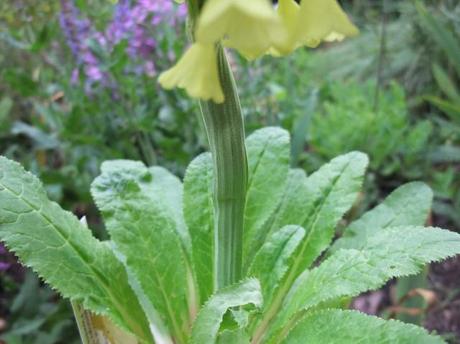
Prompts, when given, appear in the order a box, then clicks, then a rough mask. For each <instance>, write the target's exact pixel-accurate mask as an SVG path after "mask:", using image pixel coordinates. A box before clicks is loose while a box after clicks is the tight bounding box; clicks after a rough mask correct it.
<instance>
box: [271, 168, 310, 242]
mask: <svg viewBox="0 0 460 344" xmlns="http://www.w3.org/2000/svg"><path fill="white" fill-rule="evenodd" d="M312 197H313V195H312V194H311V190H310V188H309V187H308V183H307V176H306V174H305V171H303V170H301V169H291V170H289V173H288V176H287V181H286V185H285V187H284V190H283V194H282V195H281V197H280V200H279V203H278V206H277V208H276V210H275V212H274V213H273V214H272V216H271V217H270V220H269V221H268V222H267V225H269V230H268V233H273V232H274V231H276V230H279V229H280V228H281V227H284V226H287V225H299V226H301V225H302V224H303V223H304V222H305V213H306V211H308V208H307V207H308V206H309V205H310V201H311V198H312Z"/></svg>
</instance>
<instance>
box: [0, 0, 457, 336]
mask: <svg viewBox="0 0 460 344" xmlns="http://www.w3.org/2000/svg"><path fill="white" fill-rule="evenodd" d="M342 4H343V5H344V6H345V7H346V9H347V12H348V13H349V14H350V16H351V17H352V18H353V20H354V21H355V22H356V23H357V25H358V26H359V27H360V28H361V34H360V36H358V37H356V38H354V39H350V40H347V41H345V42H343V43H341V44H328V45H324V46H322V47H321V48H320V49H317V50H303V51H299V52H297V53H295V54H293V55H291V56H289V57H287V58H284V59H273V58H270V57H264V58H262V59H260V60H257V61H255V62H251V63H248V62H246V61H244V60H243V59H242V58H240V57H239V56H237V55H236V54H232V55H231V56H230V57H231V64H232V66H233V68H234V71H235V74H236V78H237V80H238V85H239V91H240V95H241V100H242V106H243V109H244V114H245V117H246V126H247V127H246V129H247V132H248V133H250V132H251V131H253V130H255V129H257V128H260V127H262V126H267V125H279V126H282V127H284V128H286V129H287V130H289V131H290V132H291V135H292V152H291V153H292V164H293V166H299V167H302V168H304V169H305V170H306V171H307V172H309V173H310V172H312V171H314V170H315V169H317V168H318V167H319V166H320V165H321V164H323V163H325V162H326V161H328V160H329V159H331V158H332V157H334V156H336V155H339V154H342V153H346V152H349V151H351V150H360V151H363V152H366V153H367V154H369V156H370V161H371V165H370V168H369V174H368V178H367V181H366V183H365V192H363V197H361V199H360V200H359V202H357V205H356V207H355V209H354V211H353V212H352V213H351V214H349V215H348V219H352V218H354V217H356V216H359V214H360V213H361V212H362V211H364V210H365V209H368V208H369V207H371V206H373V205H375V204H376V203H377V202H378V201H379V200H381V199H382V198H383V197H384V196H385V195H387V194H388V193H389V192H390V191H391V190H393V189H394V188H396V187H397V186H398V185H400V184H402V183H405V182H407V181H411V180H423V181H425V182H427V183H428V184H429V185H430V186H431V187H432V188H433V190H434V192H435V201H434V206H433V215H432V218H431V219H430V220H429V221H430V222H431V223H432V224H434V225H438V226H443V227H446V228H448V229H451V230H455V231H460V173H459V170H460V4H459V3H458V1H457V0H436V1H435V0H430V1H428V0H427V1H421V0H410V1H403V0H400V1H398V0H382V1H373V0H350V1H342ZM185 46H186V33H185V11H184V8H181V7H180V6H178V5H175V4H173V2H172V1H171V2H167V1H158V0H157V1H155V0H132V1H129V0H119V1H118V3H117V4H116V5H114V2H111V1H108V0H85V1H84V0H74V1H73V0H60V1H58V0H55V1H40V0H27V1H25V0H3V1H1V2H0V153H1V154H2V155H6V156H8V157H10V158H12V159H15V160H17V161H20V162H21V163H22V164H23V165H25V167H26V168H27V169H29V170H31V171H33V172H34V173H35V174H37V175H38V176H39V177H40V178H41V179H42V181H43V182H44V185H45V187H46V189H47V190H48V193H49V195H50V197H51V198H53V199H54V200H56V201H58V202H60V203H61V204H62V205H63V206H64V207H65V208H67V209H69V210H71V211H73V212H74V213H75V214H76V215H78V216H83V215H84V216H87V218H88V220H89V223H90V226H91V227H92V228H93V229H94V230H95V234H96V235H97V236H99V237H101V238H105V232H104V229H103V228H102V226H101V224H100V221H99V216H98V212H97V210H96V209H95V207H94V204H93V203H92V200H91V198H90V195H89V184H90V183H91V181H92V180H93V178H94V177H95V176H96V175H97V174H98V171H99V166H100V164H101V162H102V161H104V160H107V159H117V158H124V159H136V160H142V161H144V162H145V163H146V164H149V165H153V164H159V165H162V166H165V167H167V168H168V169H170V170H172V171H173V172H174V173H176V174H177V175H179V176H182V175H183V173H184V169H185V167H186V166H187V164H188V163H189V162H190V160H191V159H192V158H193V157H194V156H196V155H197V154H199V153H200V152H202V151H204V150H206V138H205V136H204V132H203V130H202V128H201V122H200V120H199V117H198V116H197V112H198V108H197V104H196V102H194V101H192V100H190V99H189V98H188V97H187V96H186V95H185V94H184V93H183V92H181V91H177V92H165V91H163V90H162V89H161V88H160V87H159V86H158V84H157V82H156V78H157V76H158V73H159V72H160V71H162V70H164V69H165V68H167V67H168V66H170V65H171V64H172V63H174V61H175V60H176V57H177V56H179V55H180V54H181V52H182V51H183V49H184V47H185ZM459 276H460V263H459V262H457V261H449V262H448V263H446V264H444V265H437V266H433V267H432V268H431V269H430V270H429V271H427V272H426V273H425V274H423V275H422V276H418V277H417V278H414V279H411V280H403V281H400V282H392V283H390V284H389V285H387V286H386V287H385V288H383V289H382V290H380V291H378V292H376V293H372V294H369V295H367V296H365V297H364V298H361V299H357V300H355V302H354V303H353V305H354V307H356V308H358V309H361V310H363V311H366V312H368V313H373V314H379V315H381V316H386V317H397V318H403V319H404V320H405V321H413V322H417V323H420V324H422V325H425V326H426V327H427V328H429V329H432V330H437V331H439V332H441V333H443V334H444V335H445V337H446V338H447V339H449V340H450V341H451V342H453V343H459V342H460V329H459V328H458V323H460V296H459V294H458V293H459V292H458V287H459V286H460V280H459V278H460V277H459ZM417 290H418V292H417ZM424 291H426V292H424ZM429 293H432V294H429ZM31 300H33V302H31ZM456 324H457V325H456ZM0 338H2V339H3V340H4V341H5V342H7V343H40V344H43V343H72V342H78V340H77V337H76V329H75V326H74V324H73V321H72V319H71V311H70V307H69V305H68V304H67V303H66V302H63V301H59V298H58V297H57V296H56V295H55V294H54V293H53V292H52V291H50V290H49V289H48V288H47V287H45V286H43V284H42V283H41V282H40V281H39V280H38V279H37V278H36V277H34V275H33V274H32V273H30V272H29V271H27V270H24V269H23V268H21V267H20V265H19V264H18V263H17V262H16V260H15V258H14V257H13V256H11V255H10V254H9V253H8V252H6V250H4V249H3V248H2V247H1V246H0Z"/></svg>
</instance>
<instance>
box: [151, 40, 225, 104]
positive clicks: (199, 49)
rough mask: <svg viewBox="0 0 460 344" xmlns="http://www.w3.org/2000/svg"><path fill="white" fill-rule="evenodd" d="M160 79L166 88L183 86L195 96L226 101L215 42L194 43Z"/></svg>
mask: <svg viewBox="0 0 460 344" xmlns="http://www.w3.org/2000/svg"><path fill="white" fill-rule="evenodd" d="M158 81H159V82H160V84H161V86H163V88H166V89H172V88H174V87H180V88H183V89H185V90H186V91H187V93H188V94H189V95H190V96H191V97H194V98H200V99H203V100H209V99H212V100H213V101H214V102H216V103H222V102H223V101H224V93H223V91H222V87H221V84H220V80H219V72H218V68H217V53H216V49H215V45H214V44H204V43H199V42H197V43H194V44H193V45H192V46H191V47H190V48H189V49H188V50H187V51H186V52H185V54H184V55H183V56H182V57H181V59H180V60H179V61H178V62H177V63H176V65H175V66H174V67H172V68H170V69H168V70H167V71H165V72H163V73H162V74H161V75H160V77H159V79H158Z"/></svg>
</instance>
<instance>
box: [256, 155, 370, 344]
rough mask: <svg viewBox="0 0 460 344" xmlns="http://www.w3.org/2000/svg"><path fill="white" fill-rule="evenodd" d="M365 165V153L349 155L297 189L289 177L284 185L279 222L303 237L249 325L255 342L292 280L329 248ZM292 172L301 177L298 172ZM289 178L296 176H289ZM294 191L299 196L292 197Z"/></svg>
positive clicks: (354, 195) (275, 310)
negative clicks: (298, 228)
mask: <svg viewBox="0 0 460 344" xmlns="http://www.w3.org/2000/svg"><path fill="white" fill-rule="evenodd" d="M367 163H368V159H367V156H366V155H365V154H363V153H359V152H352V153H348V154H345V155H342V156H339V157H337V158H335V159H333V160H331V162H329V163H328V164H326V165H324V166H322V167H321V168H320V169H319V170H318V171H317V172H315V173H313V174H312V175H311V176H309V177H308V178H307V179H306V180H303V181H302V180H300V182H301V184H300V185H299V186H298V187H297V188H296V187H295V185H296V182H295V178H291V182H290V183H288V185H287V190H289V191H288V192H289V193H287V194H285V196H284V201H282V203H283V202H284V203H285V204H286V205H289V206H285V207H283V206H281V207H278V212H280V214H281V215H280V216H281V217H282V218H283V220H280V223H283V221H286V220H284V219H291V220H292V221H295V223H293V224H296V225H300V226H302V227H303V228H305V231H306V235H305V237H304V239H303V240H302V242H301V244H300V245H299V246H298V247H297V249H296V251H295V252H294V254H293V255H292V258H291V259H290V260H291V263H290V267H289V270H288V272H287V273H286V274H285V276H284V277H283V279H282V281H281V283H280V284H279V287H278V288H277V290H275V296H274V297H273V301H272V302H271V303H270V304H269V303H267V309H266V310H265V311H264V314H263V315H262V317H259V318H258V319H256V320H255V321H254V322H253V324H252V325H253V326H254V324H257V325H256V326H257V329H256V330H255V334H254V337H255V338H256V342H257V340H259V339H260V338H261V337H263V336H264V334H265V332H266V330H267V328H268V327H269V324H270V321H271V319H272V318H273V317H275V316H276V315H277V314H278V313H279V311H280V308H281V307H282V304H283V300H284V298H285V296H286V294H287V293H288V291H289V290H290V289H291V286H292V284H293V283H294V281H295V279H296V278H297V277H298V276H299V275H300V274H301V273H302V272H303V271H304V270H305V269H306V268H308V267H309V266H310V265H311V264H312V263H313V262H314V260H315V259H316V258H317V257H318V256H319V255H320V254H321V252H322V251H323V250H324V249H326V248H327V247H328V246H329V243H330V242H331V240H332V238H333V236H334V233H335V227H336V225H337V223H338V222H339V221H340V219H341V218H342V216H343V215H344V214H345V212H347V211H348V210H349V209H350V207H351V206H352V205H353V202H354V200H355V199H356V197H357V195H358V191H359V189H360V188H361V184H362V181H363V178H364V172H365V169H366V166H367ZM294 173H297V175H299V176H300V174H299V173H298V172H294ZM291 176H295V175H294V174H292V173H291ZM296 189H297V190H298V193H299V197H297V196H295V197H294V196H292V192H296ZM283 208H284V209H285V211H284V212H283V211H282V209H283ZM291 208H292V209H297V210H295V214H297V216H296V217H295V218H291V217H290V215H289V209H291ZM301 209H302V210H303V211H301Z"/></svg>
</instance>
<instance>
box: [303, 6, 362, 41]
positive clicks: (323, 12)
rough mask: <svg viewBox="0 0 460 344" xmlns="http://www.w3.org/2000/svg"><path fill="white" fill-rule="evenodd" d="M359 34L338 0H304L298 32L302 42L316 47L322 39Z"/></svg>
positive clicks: (328, 39) (336, 38)
mask: <svg viewBox="0 0 460 344" xmlns="http://www.w3.org/2000/svg"><path fill="white" fill-rule="evenodd" d="M357 34H358V29H357V28H356V26H355V25H353V23H352V22H351V21H350V19H348V16H347V15H346V14H345V12H344V11H343V10H342V8H341V7H340V5H339V4H338V3H337V0H302V2H301V4H300V12H299V22H298V27H297V33H296V35H297V39H298V40H299V41H300V42H301V43H302V44H305V45H306V46H308V47H312V48H314V47H317V46H318V45H319V44H320V43H321V41H328V42H330V41H336V40H339V41H340V40H343V39H344V38H345V37H351V36H355V35H357Z"/></svg>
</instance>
